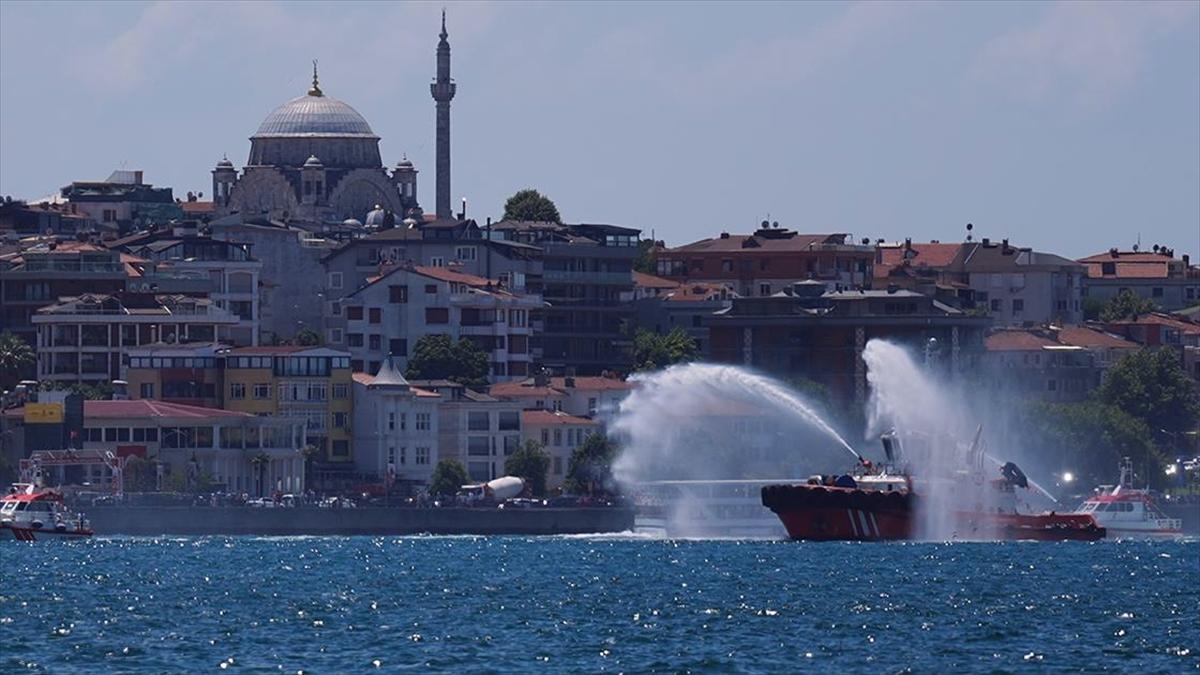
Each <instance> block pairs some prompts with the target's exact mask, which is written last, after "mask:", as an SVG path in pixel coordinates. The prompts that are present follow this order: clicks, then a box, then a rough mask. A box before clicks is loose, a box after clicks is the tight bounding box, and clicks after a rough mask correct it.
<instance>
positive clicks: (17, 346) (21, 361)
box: [0, 330, 36, 390]
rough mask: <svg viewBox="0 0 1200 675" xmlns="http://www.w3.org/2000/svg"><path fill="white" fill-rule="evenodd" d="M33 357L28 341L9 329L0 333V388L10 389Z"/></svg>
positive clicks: (31, 361)
mask: <svg viewBox="0 0 1200 675" xmlns="http://www.w3.org/2000/svg"><path fill="white" fill-rule="evenodd" d="M35 358H36V356H35V354H34V352H33V348H32V347H30V346H29V343H28V342H25V341H24V340H22V339H21V338H19V337H17V336H16V335H13V333H12V332H11V331H7V330H6V331H4V332H3V333H0V389H4V390H9V389H12V387H13V386H14V385H16V383H17V382H18V381H19V378H20V372H21V370H23V369H24V368H25V366H28V365H29V364H31V363H33V361H34V359H35ZM10 380H12V381H11V382H10Z"/></svg>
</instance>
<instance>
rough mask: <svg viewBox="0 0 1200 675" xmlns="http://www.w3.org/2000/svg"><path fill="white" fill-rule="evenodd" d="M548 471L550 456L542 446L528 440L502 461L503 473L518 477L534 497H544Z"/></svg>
mask: <svg viewBox="0 0 1200 675" xmlns="http://www.w3.org/2000/svg"><path fill="white" fill-rule="evenodd" d="M549 469H550V455H548V454H546V451H545V450H543V449H542V444H541V443H539V442H537V441H535V440H533V439H529V440H527V441H525V443H524V445H522V446H521V447H520V448H518V449H517V451H516V452H514V453H513V454H511V455H509V457H508V459H506V460H504V473H506V474H508V475H509V476H518V477H519V478H521V479H522V480H524V481H525V487H526V488H527V489H528V490H529V492H530V494H532V495H533V496H534V497H545V496H546V472H547V471H548V470H549Z"/></svg>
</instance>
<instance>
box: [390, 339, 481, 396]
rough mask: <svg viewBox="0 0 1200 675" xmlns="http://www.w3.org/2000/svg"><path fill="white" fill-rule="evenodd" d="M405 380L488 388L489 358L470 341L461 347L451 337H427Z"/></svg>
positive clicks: (410, 362) (419, 342)
mask: <svg viewBox="0 0 1200 675" xmlns="http://www.w3.org/2000/svg"><path fill="white" fill-rule="evenodd" d="M404 375H405V377H407V378H409V379H411V380H451V381H453V382H458V383H459V384H463V385H466V386H468V387H484V386H487V375H488V359H487V354H486V353H484V351H483V350H482V349H480V348H479V346H478V345H476V344H475V343H474V342H471V341H470V340H466V339H463V340H459V341H458V342H457V343H455V342H453V341H452V340H451V339H450V336H449V335H426V336H424V337H422V338H421V339H420V340H417V344H416V345H415V346H414V347H413V355H412V357H411V358H409V360H408V369H407V370H406V371H405V373H404Z"/></svg>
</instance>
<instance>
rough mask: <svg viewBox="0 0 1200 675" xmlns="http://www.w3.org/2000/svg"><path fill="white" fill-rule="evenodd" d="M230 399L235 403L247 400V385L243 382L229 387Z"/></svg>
mask: <svg viewBox="0 0 1200 675" xmlns="http://www.w3.org/2000/svg"><path fill="white" fill-rule="evenodd" d="M229 398H231V399H233V400H235V401H238V400H241V399H244V398H246V385H244V384H242V383H241V382H234V383H233V384H231V385H229Z"/></svg>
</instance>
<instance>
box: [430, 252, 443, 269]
mask: <svg viewBox="0 0 1200 675" xmlns="http://www.w3.org/2000/svg"><path fill="white" fill-rule="evenodd" d="M429 266H430V267H445V266H446V261H445V259H443V258H442V257H441V256H439V255H435V256H432V257H431V258H429Z"/></svg>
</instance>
